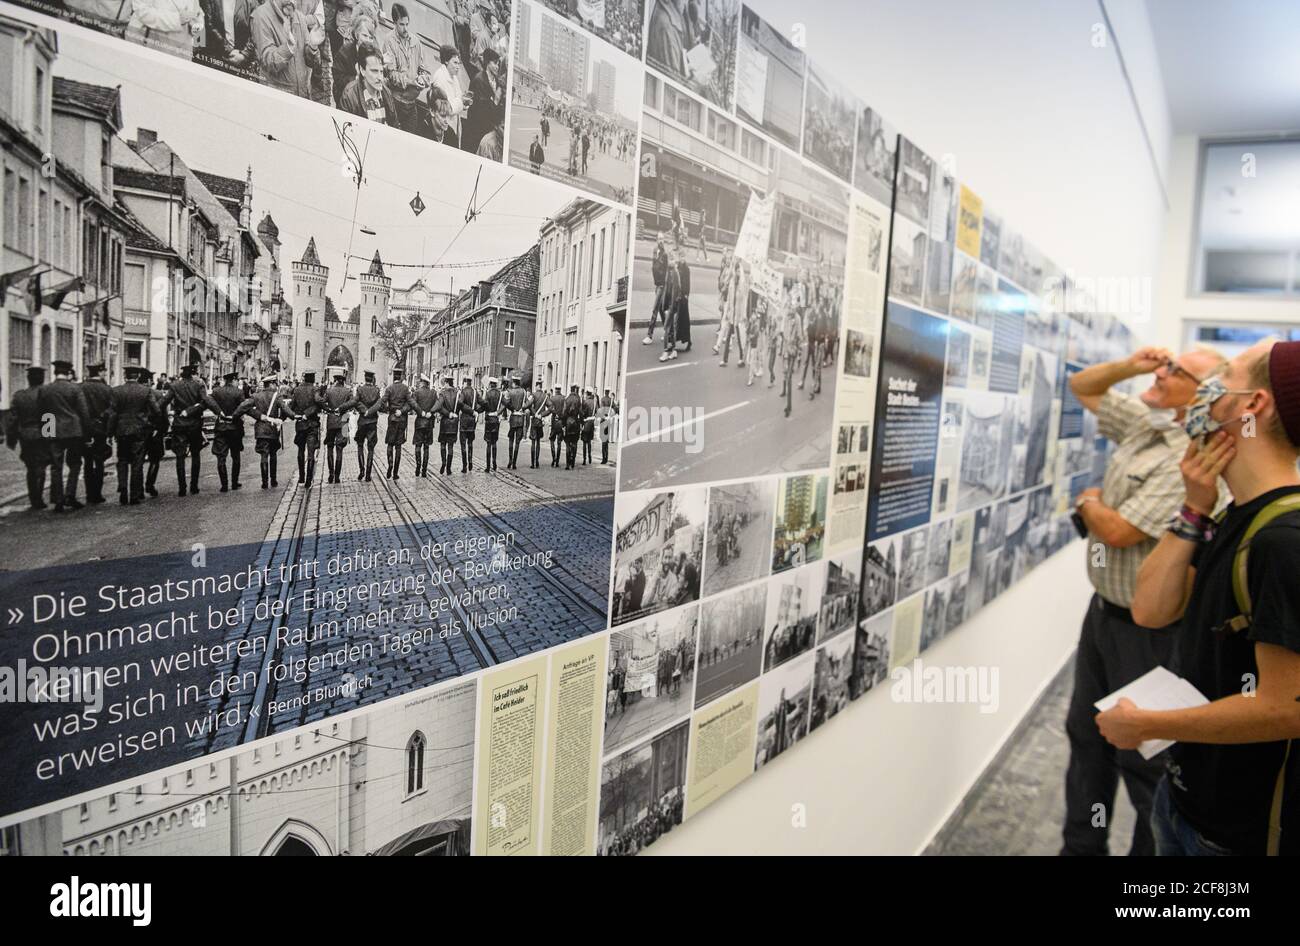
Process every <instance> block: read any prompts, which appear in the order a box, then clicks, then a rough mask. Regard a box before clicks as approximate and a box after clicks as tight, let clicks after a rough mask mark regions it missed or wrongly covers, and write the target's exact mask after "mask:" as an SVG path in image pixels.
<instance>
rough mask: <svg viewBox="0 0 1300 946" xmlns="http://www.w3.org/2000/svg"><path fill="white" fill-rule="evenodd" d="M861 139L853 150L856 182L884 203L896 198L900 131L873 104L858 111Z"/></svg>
mask: <svg viewBox="0 0 1300 946" xmlns="http://www.w3.org/2000/svg"><path fill="white" fill-rule="evenodd" d="M857 137H858V143H857V147H856V149H855V150H854V159H853V186H854V187H856V188H857V189H858V190H860V191H864V192H865V193H866V194H867V195H868V196H870V197H872V198H874V199H875V200H877V201H879V202H880V203H881V204H883V205H884V206H886V207H888V206H890V205H891V204H892V203H893V201H894V155H895V153H896V152H897V150H898V131H897V129H895V128H894V126H893V125H891V124H889V122H887V121H885V120H884V118H882V117H881V115H880V113H879V112H877V111H876V110H875V109H873V108H864V109H862V111H861V113H860V114H859V115H858V133H857Z"/></svg>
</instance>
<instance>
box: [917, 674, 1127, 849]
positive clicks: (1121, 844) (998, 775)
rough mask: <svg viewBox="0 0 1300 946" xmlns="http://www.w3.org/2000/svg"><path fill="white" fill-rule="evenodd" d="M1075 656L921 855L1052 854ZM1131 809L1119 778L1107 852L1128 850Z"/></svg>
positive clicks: (1057, 838) (1057, 843) (1057, 839)
mask: <svg viewBox="0 0 1300 946" xmlns="http://www.w3.org/2000/svg"><path fill="white" fill-rule="evenodd" d="M1073 676H1074V661H1073V660H1071V661H1070V662H1069V663H1068V664H1066V665H1065V667H1064V668H1062V670H1061V672H1060V674H1058V675H1057V677H1056V679H1055V680H1053V681H1052V683H1051V684H1050V685H1049V686H1048V688H1047V691H1046V692H1045V693H1044V694H1043V697H1042V699H1041V700H1040V701H1039V704H1038V706H1037V707H1035V708H1034V709H1033V710H1031V711H1030V714H1029V716H1028V718H1026V720H1025V721H1024V723H1023V724H1022V725H1021V727H1020V729H1019V730H1018V732H1017V733H1016V735H1015V736H1013V737H1012V739H1011V742H1010V743H1009V744H1008V745H1007V746H1006V747H1005V748H1004V749H1003V751H1002V753H1001V754H1000V756H999V757H998V759H997V760H996V761H995V762H994V763H993V765H991V766H990V767H989V768H988V770H987V771H986V772H985V773H984V775H983V777H982V778H981V779H980V781H979V782H978V783H977V784H976V786H975V788H974V789H972V790H971V792H970V794H969V795H967V796H966V799H965V801H964V802H963V803H962V806H961V808H960V809H959V810H958V811H957V813H956V814H955V815H954V816H953V819H952V820H951V821H950V822H949V823H948V824H947V825H945V826H944V828H943V830H942V831H940V832H939V835H938V837H936V839H935V841H934V843H932V844H931V845H930V847H929V848H927V849H926V852H925V853H926V854H947V855H963V854H1047V855H1054V854H1056V853H1057V852H1058V851H1059V850H1060V847H1061V820H1062V817H1063V813H1064V811H1065V787H1064V786H1065V767H1066V764H1067V762H1068V761H1069V758H1070V749H1069V744H1068V743H1067V742H1066V739H1065V712H1066V709H1067V707H1068V706H1069V703H1070V690H1071V688H1072V680H1073ZM1133 822H1134V811H1133V806H1132V805H1130V804H1129V801H1128V797H1127V796H1126V795H1125V793H1124V788H1123V784H1122V783H1121V785H1120V789H1119V794H1118V797H1117V798H1116V802H1115V823H1114V825H1113V826H1112V828H1111V833H1110V836H1111V853H1112V854H1126V853H1128V847H1129V838H1130V837H1132V834H1133Z"/></svg>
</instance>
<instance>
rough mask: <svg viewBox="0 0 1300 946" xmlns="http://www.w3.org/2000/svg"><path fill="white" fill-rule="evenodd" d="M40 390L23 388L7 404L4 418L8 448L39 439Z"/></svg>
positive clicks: (37, 388)
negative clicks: (7, 407)
mask: <svg viewBox="0 0 1300 946" xmlns="http://www.w3.org/2000/svg"><path fill="white" fill-rule="evenodd" d="M40 390H41V389H40V388H39V387H35V388H23V390H21V391H18V392H17V393H16V394H14V396H13V400H12V401H11V402H10V403H9V413H8V415H7V416H6V417H5V442H6V443H7V444H9V446H10V447H15V446H17V445H18V444H19V443H20V442H27V443H30V442H33V441H37V440H40V439H41V408H40V404H39V398H40Z"/></svg>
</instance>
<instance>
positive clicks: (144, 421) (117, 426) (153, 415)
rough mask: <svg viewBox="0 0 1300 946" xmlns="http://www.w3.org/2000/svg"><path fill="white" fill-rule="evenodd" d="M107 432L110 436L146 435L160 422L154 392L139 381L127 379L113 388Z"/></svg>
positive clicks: (106, 426)
mask: <svg viewBox="0 0 1300 946" xmlns="http://www.w3.org/2000/svg"><path fill="white" fill-rule="evenodd" d="M110 393H111V395H112V401H111V402H110V406H109V409H108V421H107V423H106V425H105V428H106V431H105V432H106V433H107V435H108V436H110V437H144V436H147V435H148V434H149V433H151V432H152V430H153V426H154V424H155V423H157V422H158V409H157V407H156V405H155V403H154V398H153V392H152V391H150V390H149V387H148V386H147V385H144V384H141V383H140V382H139V381H127V382H126V383H125V384H119V385H118V386H117V387H115V388H113V389H112V390H111V392H110Z"/></svg>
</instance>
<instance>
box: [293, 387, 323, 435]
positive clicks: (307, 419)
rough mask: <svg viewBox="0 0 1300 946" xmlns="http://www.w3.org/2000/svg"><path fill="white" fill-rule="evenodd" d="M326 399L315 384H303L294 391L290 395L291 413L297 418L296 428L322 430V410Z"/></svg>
mask: <svg viewBox="0 0 1300 946" xmlns="http://www.w3.org/2000/svg"><path fill="white" fill-rule="evenodd" d="M324 403H325V399H324V398H322V397H321V395H320V390H319V389H318V388H317V387H316V385H314V384H307V383H305V382H304V383H303V384H300V385H298V386H297V387H296V388H294V389H293V393H292V394H290V395H289V411H290V412H291V413H292V414H293V415H294V417H295V418H296V422H295V424H294V427H295V428H296V429H298V430H310V429H311V428H313V427H315V428H316V429H317V430H319V429H320V409H321V407H322V406H323V405H324Z"/></svg>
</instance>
